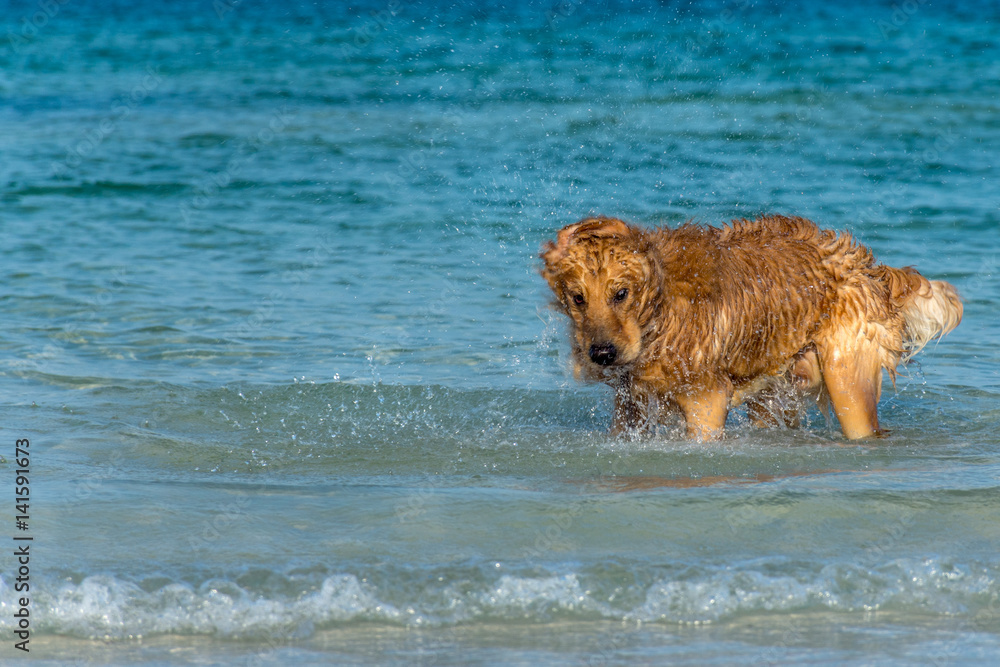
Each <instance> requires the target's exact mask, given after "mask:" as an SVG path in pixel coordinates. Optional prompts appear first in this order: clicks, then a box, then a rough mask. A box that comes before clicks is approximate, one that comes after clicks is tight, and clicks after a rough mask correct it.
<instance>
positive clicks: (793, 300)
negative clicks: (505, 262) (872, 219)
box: [541, 215, 962, 440]
mask: <svg viewBox="0 0 1000 667" xmlns="http://www.w3.org/2000/svg"><path fill="white" fill-rule="evenodd" d="M541 258H542V260H543V262H544V264H543V266H542V269H541V273H542V276H543V277H544V278H545V280H546V281H547V282H548V284H549V286H550V287H551V288H552V291H553V292H554V293H555V296H556V299H557V302H558V307H559V309H560V310H562V311H563V312H564V313H565V314H566V315H568V316H569V319H570V326H571V330H572V359H573V366H574V373H575V375H576V376H577V377H578V378H582V379H586V380H591V381H600V382H605V383H607V384H609V385H610V386H611V387H613V388H614V390H615V407H614V421H613V426H612V431H613V432H622V431H628V430H635V429H643V428H651V427H653V426H655V425H656V424H658V423H661V422H662V421H663V420H664V419H665V418H666V417H667V416H668V415H669V414H670V413H676V412H677V411H679V412H680V414H681V415H683V417H684V420H685V423H686V429H687V434H688V436H689V437H692V438H697V439H700V440H704V439H710V438H717V437H720V436H721V435H722V433H723V428H724V425H725V422H726V417H727V415H728V413H729V410H730V409H731V408H733V407H736V406H738V405H741V404H743V403H745V404H746V406H747V410H748V414H749V415H750V417H751V418H752V420H753V421H754V423H756V424H758V425H762V426H767V425H778V424H780V423H785V424H788V425H796V424H797V420H798V415H799V412H800V410H801V405H802V399H803V398H805V397H810V396H811V397H813V398H816V399H818V400H820V401H821V404H822V405H825V404H826V403H827V402H829V403H830V404H832V406H833V411H834V413H835V414H836V415H837V419H838V420H839V422H840V426H841V429H842V430H843V433H844V435H845V436H846V437H847V438H851V439H854V438H865V437H869V436H874V435H881V434H882V433H883V431H881V430H880V429H879V422H878V401H879V396H880V394H881V389H882V369H885V370H887V371H888V372H889V375H890V376H891V377H892V379H893V381H894V382H895V373H896V367H897V366H898V365H899V364H900V363H903V362H905V361H907V360H908V359H909V358H910V357H912V356H913V355H914V354H916V353H917V352H918V351H920V349H921V348H922V347H924V345H926V344H927V343H928V342H929V341H930V340H932V339H934V338H936V337H939V336H943V335H944V334H946V333H947V332H949V331H951V330H952V329H954V328H955V327H956V326H958V323H959V322H960V321H961V319H962V302H961V300H960V298H959V296H958V293H957V292H956V290H955V288H954V287H953V286H952V285H950V284H948V283H946V282H942V281H938V280H927V279H926V278H924V277H923V276H922V275H920V274H919V273H917V271H916V270H914V269H912V268H909V267H907V268H903V269H896V268H892V267H889V266H884V265H882V264H879V263H877V262H876V261H875V258H874V257H873V255H872V253H871V251H870V250H869V249H868V248H866V247H864V246H862V245H860V244H858V243H857V242H855V241H854V239H853V238H852V237H851V235H850V234H849V233H846V232H845V233H837V232H836V231H831V230H824V229H820V228H819V227H817V226H816V225H815V224H814V223H812V222H810V221H809V220H806V219H804V218H796V217H785V216H779V215H771V216H765V217H761V218H758V219H756V220H735V221H733V222H731V223H730V224H728V225H725V226H723V227H721V228H716V227H709V226H700V225H694V224H685V225H682V226H680V227H678V228H676V229H667V228H662V229H651V230H647V229H642V228H639V227H635V226H632V225H628V224H626V223H624V222H622V221H621V220H618V219H616V218H605V217H598V218H586V219H584V220H581V221H580V222H578V223H576V224H572V225H569V226H567V227H565V228H563V229H562V230H560V231H559V232H558V235H557V238H556V240H555V242H551V241H550V242H548V243H547V244H546V245H545V246H544V247H543V248H542V253H541Z"/></svg>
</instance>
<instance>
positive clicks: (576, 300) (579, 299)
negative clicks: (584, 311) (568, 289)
mask: <svg viewBox="0 0 1000 667" xmlns="http://www.w3.org/2000/svg"><path fill="white" fill-rule="evenodd" d="M571 298H572V299H573V303H575V304H576V305H578V306H582V305H583V302H584V300H583V295H582V294H574V295H573V296H572V297H571Z"/></svg>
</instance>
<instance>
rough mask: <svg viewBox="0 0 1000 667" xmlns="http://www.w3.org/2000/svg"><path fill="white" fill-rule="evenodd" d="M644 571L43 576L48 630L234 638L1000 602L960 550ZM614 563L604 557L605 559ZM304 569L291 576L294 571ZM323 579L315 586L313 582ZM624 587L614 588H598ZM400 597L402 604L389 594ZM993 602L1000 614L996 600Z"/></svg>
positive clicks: (40, 606)
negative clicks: (271, 578)
mask: <svg viewBox="0 0 1000 667" xmlns="http://www.w3.org/2000/svg"><path fill="white" fill-rule="evenodd" d="M631 567H632V573H631V574H632V578H633V579H634V580H635V581H642V580H646V581H650V580H651V581H652V583H650V584H647V585H644V586H643V587H639V586H638V585H634V586H633V587H631V589H630V590H624V591H623V590H622V588H621V585H620V581H616V583H615V584H614V585H609V582H607V581H603V580H601V578H600V577H601V575H600V574H596V573H591V574H588V573H587V571H586V570H584V571H582V572H568V573H561V574H541V575H534V576H529V575H525V574H511V573H501V572H500V571H498V570H497V567H496V565H495V564H483V565H481V566H479V567H478V568H474V570H473V571H472V572H470V571H468V570H462V572H461V573H456V576H455V578H454V579H452V580H449V578H448V576H447V575H440V576H428V575H427V573H426V572H408V571H403V572H396V573H395V574H391V575H390V574H385V575H384V576H383V577H381V578H380V582H381V583H380V586H381V587H382V589H380V588H379V587H376V586H375V585H373V584H372V583H370V582H368V581H366V580H362V579H359V578H358V577H357V576H355V575H353V574H337V575H332V576H326V577H324V578H323V579H316V580H314V582H315V583H314V584H311V585H310V584H308V583H305V582H303V583H302V586H303V588H305V589H306V590H305V591H304V592H303V593H301V594H300V595H298V596H291V595H289V596H282V595H280V594H274V593H271V594H264V593H260V592H253V591H250V590H246V589H244V588H242V587H240V586H239V585H237V584H236V583H234V582H232V581H229V580H225V579H220V580H209V581H206V582H204V583H202V584H201V585H199V586H197V587H194V586H191V585H188V584H185V583H177V582H173V583H167V584H165V585H162V586H160V587H159V588H156V589H155V590H152V591H147V590H144V588H143V587H141V586H139V585H137V584H135V583H132V582H129V581H122V580H120V579H117V578H115V577H112V576H109V575H94V576H89V577H86V578H85V579H83V580H82V581H80V582H79V583H73V582H60V583H58V584H56V585H55V587H54V588H53V589H50V590H46V589H45V587H44V586H42V587H41V590H38V589H37V588H33V597H32V619H33V621H34V627H35V629H36V630H39V631H42V632H51V633H56V634H64V635H71V636H76V637H88V638H105V637H107V638H124V637H137V636H149V635H159V634H198V635H207V636H217V637H225V638H260V637H274V636H278V635H280V636H282V637H285V638H287V637H305V636H309V635H311V634H312V633H313V632H314V631H315V630H316V628H317V627H330V626H333V625H337V624H341V623H349V622H353V621H360V620H365V621H377V622H383V623H389V624H392V625H397V626H416V625H424V624H433V625H448V624H457V623H474V622H477V621H481V620H486V621H489V620H495V619H497V618H500V619H518V620H534V621H540V622H544V621H548V620H551V619H552V618H553V617H554V616H559V617H563V618H578V619H595V618H600V619H611V620H629V621H641V622H666V623H705V622H717V621H721V620H725V619H727V618H732V617H734V616H737V615H739V614H743V613H758V612H777V613H781V612H789V613H798V612H801V611H810V610H820V611H869V610H877V609H894V610H897V611H903V612H905V611H907V610H910V611H914V612H917V613H921V614H927V613H931V614H942V615H948V616H954V615H962V614H967V615H969V616H970V618H971V617H973V616H975V614H976V613H977V610H981V609H983V608H987V609H989V610H996V609H1000V583H998V579H1000V566H998V565H997V564H990V565H968V564H955V563H953V562H951V561H949V560H947V559H941V558H928V559H896V560H891V561H887V562H883V563H881V564H878V565H875V566H873V567H869V566H865V565H860V564H853V563H847V562H839V563H832V564H827V565H819V564H816V563H813V564H802V563H800V564H798V565H795V566H792V565H789V564H787V563H783V562H781V561H780V560H768V561H766V562H754V563H751V564H745V565H743V566H738V567H737V566H734V567H725V568H710V567H693V566H692V567H685V568H682V569H680V570H679V572H680V573H679V574H677V575H673V576H661V577H659V578H656V579H651V578H650V574H651V572H650V571H649V570H648V569H647V568H648V565H643V564H635V565H633V566H631ZM598 569H599V570H601V571H603V568H598ZM289 581H290V580H289ZM310 586H311V587H310ZM612 589H614V590H617V591H618V592H617V593H616V594H615V595H613V596H612V597H611V598H608V597H607V593H604V594H603V595H602V594H600V593H598V592H595V590H596V591H601V590H612ZM17 595H18V594H17V593H15V591H14V590H13V587H12V586H11V585H10V583H9V582H7V581H6V580H5V579H2V578H0V628H2V629H3V630H4V631H6V630H9V629H10V628H12V627H13V626H12V619H13V616H12V613H7V612H8V611H10V610H11V608H12V607H13V605H14V604H15V601H16V600H17ZM387 600H394V601H395V603H390V602H387ZM991 613H992V612H991Z"/></svg>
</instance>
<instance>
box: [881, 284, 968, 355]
mask: <svg viewBox="0 0 1000 667" xmlns="http://www.w3.org/2000/svg"><path fill="white" fill-rule="evenodd" d="M893 272H894V273H895V274H896V275H895V276H894V278H896V280H893V281H891V283H893V285H892V291H893V293H894V294H893V296H894V297H896V296H897V294H898V296H899V297H901V299H902V315H903V321H904V329H903V355H902V358H901V359H900V361H901V362H903V363H906V362H907V361H909V360H910V359H911V358H913V356H914V355H915V354H917V353H918V352H920V350H922V349H923V348H924V346H925V345H927V343H929V342H931V341H932V340H934V339H935V338H940V337H942V336H944V335H945V334H946V333H948V332H949V331H951V330H952V329H954V328H955V327H957V326H958V324H959V322H961V321H962V310H963V308H962V299H961V297H959V296H958V290H956V289H955V287H954V286H953V285H951V284H950V283H946V282H944V281H943V280H927V279H926V278H924V277H923V276H922V275H920V274H919V273H917V272H916V271H915V270H914V269H912V268H909V267H907V268H905V269H893ZM901 274H902V275H901ZM897 281H898V282H897ZM904 285H905V286H904ZM897 286H898V287H902V288H903V289H902V290H901V292H902V293H899V292H897Z"/></svg>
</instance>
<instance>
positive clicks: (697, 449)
mask: <svg viewBox="0 0 1000 667" xmlns="http://www.w3.org/2000/svg"><path fill="white" fill-rule="evenodd" d="M3 7H4V12H3V16H4V24H5V26H6V31H5V34H6V35H7V36H6V37H5V38H4V39H2V40H0V128H2V129H3V131H2V133H0V155H2V156H3V160H2V161H0V176H2V191H0V225H2V232H0V233H2V236H0V240H2V243H0V252H2V264H0V270H2V285H3V287H2V291H0V304H2V311H0V312H2V314H3V321H4V326H3V330H2V334H0V391H2V396H3V401H2V404H0V425H2V432H3V442H4V443H5V444H4V445H3V447H4V449H3V450H2V451H0V454H2V455H3V457H4V461H3V462H2V463H0V475H2V476H3V477H4V480H3V483H2V484H0V488H2V489H4V502H3V507H4V514H3V520H4V522H5V525H7V526H8V529H7V531H6V532H7V534H8V538H7V539H8V540H10V538H11V537H14V536H15V535H24V534H30V536H32V537H33V541H32V543H31V555H32V558H31V566H30V567H31V574H30V576H31V580H30V581H31V590H30V613H31V633H32V634H31V639H30V642H31V643H30V648H31V652H30V654H27V655H26V654H23V653H21V652H20V651H18V650H17V649H15V648H14V643H15V641H16V640H15V636H14V634H13V632H14V630H15V629H16V625H17V623H16V620H15V618H14V616H13V614H14V613H15V612H16V610H17V609H18V608H19V605H18V598H19V595H20V594H19V593H17V592H16V590H15V586H16V577H17V572H18V570H17V567H18V566H17V564H16V562H15V559H14V558H13V557H11V556H10V555H8V556H5V557H4V558H3V559H0V579H2V581H0V604H2V607H0V612H2V613H0V628H2V631H0V637H2V642H0V658H2V659H11V658H15V657H21V658H23V657H31V658H35V659H38V660H46V661H48V664H60V665H62V664H89V663H93V664H122V665H126V664H128V665H132V664H148V665H174V664H188V663H196V664H247V665H279V664H293V663H294V664H317V665H318V664H363V665H383V664H400V665H402V664H427V665H431V664H434V665H437V664H454V665H464V664H483V665H486V664H529V663H530V664H535V665H563V664H583V665H626V664H627V665H636V664H668V663H669V664H691V665H706V664H736V663H739V664H755V665H772V664H773V665H777V664H796V665H818V664H842V663H843V664H880V665H904V664H905V665H909V664H935V665H945V664H954V665H958V664H974V663H979V664H982V663H989V662H992V660H994V659H995V658H996V656H998V655H1000V556H998V551H1000V550H998V547H1000V377H998V368H1000V365H998V364H1000V351H998V347H1000V333H998V330H997V312H998V309H1000V289H998V287H997V262H998V257H997V255H998V247H1000V191H998V189H997V182H998V179H997V168H996V155H997V146H998V145H1000V124H998V121H997V118H998V117H1000V116H998V111H1000V108H998V107H1000V102H998V100H1000V41H998V38H997V35H1000V13H998V10H997V8H996V6H995V5H994V4H992V3H986V2H982V3H958V2H953V3H920V2H914V3H903V4H902V5H894V4H893V3H874V4H873V3H858V4H857V5H848V6H845V7H843V8H840V9H836V8H834V7H830V6H823V7H818V6H814V5H813V4H812V3H798V4H796V3H791V4H788V3H743V2H734V3H706V4H699V5H697V6H695V7H691V6H688V5H687V4H685V3H665V4H662V5H655V6H654V5H647V4H640V5H633V4H628V3H624V2H622V3H605V2H601V3H591V2H573V1H572V0H570V1H569V2H552V3H547V2H535V3H516V4H513V5H510V6H507V7H505V8H484V7H480V6H479V5H476V4H472V3H461V4H459V3H444V2H439V3H420V2H412V3H411V2H406V1H405V0H398V1H396V0H393V1H392V2H384V3H382V2H373V3H369V4H361V5H357V6H351V7H346V6H344V5H342V4H340V3H336V2H329V3H324V2H319V3H282V4H280V5H279V4H277V3H274V4H273V5H265V4H264V3H250V2H239V3H229V4H227V3H223V2H219V3H211V2H208V1H202V2H186V3H170V4H169V6H161V5H159V4H156V5H149V4H139V3H129V2H119V3H114V4H110V3H93V2H85V1H84V0H69V1H68V2H65V3H62V4H60V3H53V4H52V5H43V4H41V3H37V4H36V3H9V4H4V5H3ZM761 212H780V213H787V214H796V215H803V216H806V217H810V218H812V219H814V220H817V221H818V222H820V223H822V224H823V225H825V226H831V227H836V228H841V229H848V230H850V231H852V232H853V233H854V234H855V235H857V236H858V237H859V238H860V239H861V240H862V241H864V242H865V243H867V244H869V245H871V246H872V247H873V248H874V250H875V251H876V253H877V254H878V256H879V257H880V259H882V260H883V261H885V262H886V263H889V264H894V265H897V266H902V265H909V264H912V265H914V266H916V267H918V268H919V269H920V270H921V271H922V272H923V273H925V274H926V275H928V276H929V277H932V278H940V279H945V280H949V281H951V282H953V283H954V284H955V285H956V286H957V287H958V289H959V290H960V291H961V293H962V294H963V296H964V298H965V308H966V311H965V312H966V315H965V321H964V322H963V323H962V325H961V326H960V327H959V328H958V329H957V330H956V331H954V332H953V333H952V334H950V335H949V336H948V337H947V338H946V339H945V340H944V341H942V342H941V343H939V344H936V345H932V346H930V347H929V348H928V349H927V350H926V351H925V352H924V353H923V354H922V355H921V356H920V357H919V362H918V363H917V364H914V365H913V366H911V367H909V369H908V370H907V372H906V373H905V374H904V377H901V378H900V379H899V381H898V383H897V387H896V389H895V390H894V391H893V390H891V389H890V390H889V391H887V392H886V395H885V396H884V398H883V401H882V406H881V416H882V422H883V425H884V426H885V427H886V428H888V429H890V430H891V431H892V435H891V437H890V438H888V439H886V440H880V441H877V442H865V443H860V444H857V443H846V442H844V441H843V440H842V438H841V437H840V435H839V431H838V430H837V428H836V425H835V424H831V423H828V421H827V420H826V419H825V418H824V417H823V415H822V414H820V413H818V412H817V413H815V414H811V415H810V416H809V419H808V423H807V425H806V427H805V428H802V429H800V430H795V431H788V430H775V431H758V430H754V429H752V428H750V427H749V426H748V425H746V423H745V418H744V416H743V415H741V414H738V413H737V414H734V415H733V416H732V417H731V421H730V424H729V434H728V437H727V438H726V439H725V440H724V441H722V442H719V443H713V444H709V445H698V444H692V443H689V442H686V441H684V440H683V439H680V438H679V437H678V435H677V434H675V433H670V432H667V433H663V434H661V435H659V436H657V437H656V438H653V439H647V440H641V441H626V440H617V439H614V438H611V437H609V436H608V435H607V434H606V429H607V427H608V425H609V422H610V397H609V396H608V392H607V390H606V388H604V387H599V386H597V387H595V386H581V385H578V384H576V383H575V382H574V381H573V379H572V377H571V374H570V373H569V371H568V368H567V362H568V358H567V357H568V346H567V343H566V339H565V323H564V322H563V321H562V320H561V319H560V316H559V315H558V314H557V313H555V312H554V311H552V310H551V309H549V308H548V301H549V295H548V294H547V293H546V287H545V285H544V284H543V281H542V280H541V279H540V278H539V277H538V275H537V267H538V260H537V251H538V248H539V246H540V245H541V244H542V243H543V242H544V241H545V240H546V239H548V238H551V237H552V236H553V234H554V231H555V230H556V229H558V228H559V227H561V226H562V225H564V224H567V223H569V222H573V221H575V220H577V219H579V218H580V217H583V216H584V215H588V214H594V213H601V214H608V215H617V216H620V217H623V218H625V219H628V220H630V221H633V222H638V223H642V224H647V225H655V224H668V225H673V224H678V223H680V222H683V221H684V220H687V219H689V218H695V219H697V220H700V221H704V222H710V223H718V222H721V221H724V220H727V219H729V218H732V217H735V216H752V215H756V214H758V213H761ZM19 438H28V439H30V442H31V461H30V468H31V474H30V484H31V504H30V520H29V526H30V529H29V531H27V533H24V532H19V531H18V530H17V529H16V528H15V514H16V512H15V508H14V505H15V503H14V495H15V494H14V482H15V478H16V472H15V471H16V469H17V465H16V463H15V458H16V457H15V452H14V442H15V440H16V439H19ZM15 544H17V543H15V542H13V541H9V542H8V547H7V548H5V549H4V552H5V553H10V552H13V550H14V547H13V546H11V545H15Z"/></svg>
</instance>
